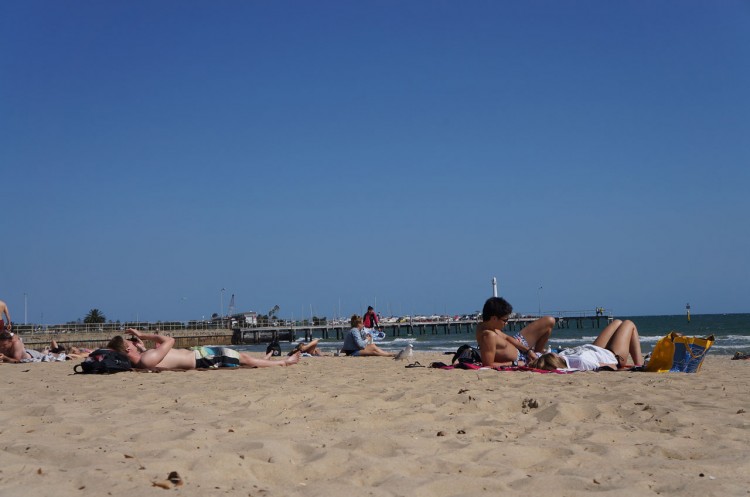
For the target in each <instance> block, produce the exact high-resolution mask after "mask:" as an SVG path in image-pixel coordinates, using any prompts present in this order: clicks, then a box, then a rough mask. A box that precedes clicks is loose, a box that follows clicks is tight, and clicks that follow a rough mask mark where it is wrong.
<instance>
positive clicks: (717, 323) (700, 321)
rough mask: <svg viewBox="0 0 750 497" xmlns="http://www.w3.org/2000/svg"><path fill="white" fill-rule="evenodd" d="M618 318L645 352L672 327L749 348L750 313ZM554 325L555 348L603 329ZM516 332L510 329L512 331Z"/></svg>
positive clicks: (401, 341)
mask: <svg viewBox="0 0 750 497" xmlns="http://www.w3.org/2000/svg"><path fill="white" fill-rule="evenodd" d="M617 319H623V320H625V319H630V320H631V321H633V322H634V323H635V325H636V327H637V328H638V333H639V335H640V337H641V347H642V349H643V353H644V354H646V353H648V352H650V351H651V350H652V349H653V348H654V345H655V344H656V342H657V341H658V340H659V339H660V338H661V337H663V336H664V335H666V334H667V333H669V332H670V331H679V332H680V333H682V334H684V335H687V336H700V337H704V336H707V335H714V337H715V338H716V341H715V342H714V345H713V347H712V348H711V351H710V354H711V355H733V354H734V353H735V352H737V351H748V352H750V314H699V315H694V316H691V319H690V322H689V323H688V321H687V318H686V316H685V315H676V316H624V317H619V316H618V317H617ZM573 326H574V325H572V324H571V328H561V329H558V328H555V329H554V330H553V331H552V337H551V338H550V346H551V347H552V348H561V347H562V348H567V347H575V346H576V345H582V344H585V343H592V342H593V341H594V339H595V338H596V337H597V335H598V334H599V332H600V331H601V330H602V329H603V326H602V327H600V328H596V327H591V326H589V327H585V328H575V327H573ZM512 333H514V332H512V331H511V332H509V334H512ZM376 343H377V344H378V345H379V346H380V347H381V348H383V349H384V350H390V351H394V350H400V349H402V348H403V347H404V346H405V345H406V344H407V343H411V344H412V345H413V346H414V351H415V352H420V351H422V352H449V351H455V350H456V349H457V348H458V347H459V346H460V345H461V344H464V343H469V344H473V345H476V342H475V339H474V332H473V331H472V332H469V333H464V334H460V335H456V334H452V335H445V334H443V333H442V332H439V334H436V335H429V334H427V335H417V334H415V335H413V336H403V335H402V336H401V337H396V338H394V337H391V336H388V337H387V338H385V339H383V340H381V341H378V342H376ZM341 344H342V341H341V340H338V341H337V340H331V339H329V340H322V341H321V343H320V348H321V349H322V350H323V351H324V352H332V351H335V350H336V349H340V348H341ZM237 348H238V349H241V350H251V351H265V348H266V346H265V345H246V346H241V347H237ZM281 348H282V350H283V351H285V352H286V351H288V350H291V349H292V345H291V344H288V343H283V342H282V344H281Z"/></svg>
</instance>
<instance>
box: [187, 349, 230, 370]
mask: <svg viewBox="0 0 750 497" xmlns="http://www.w3.org/2000/svg"><path fill="white" fill-rule="evenodd" d="M190 350H192V351H193V353H194V354H195V367H196V368H197V369H203V368H209V369H217V368H237V367H239V366H240V353H239V352H237V351H236V350H234V349H230V348H228V347H190Z"/></svg>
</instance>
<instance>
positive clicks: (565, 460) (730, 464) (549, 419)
mask: <svg viewBox="0 0 750 497" xmlns="http://www.w3.org/2000/svg"><path fill="white" fill-rule="evenodd" d="M415 358H416V359H417V360H418V361H419V362H420V363H422V364H424V365H427V364H429V363H430V362H431V361H444V362H447V361H448V360H449V359H450V356H443V355H431V354H424V355H422V354H416V357H415ZM77 362H79V361H68V362H67V363H52V364H49V363H43V364H2V365H0V374H2V376H3V380H4V381H3V386H2V396H1V400H0V402H2V409H0V419H2V423H1V424H0V426H1V427H2V428H0V431H1V433H2V438H1V440H2V442H1V446H2V450H1V451H0V496H19V495H55V496H81V495H112V496H126V495H127V496H132V495H146V496H148V495H167V494H166V493H165V492H167V493H168V492H178V493H180V494H182V495H195V496H201V497H207V496H213V495H216V496H218V495H248V496H269V495H278V496H282V495H313V496H315V495H320V496H341V497H343V496H350V495H373V496H379V495H398V496H410V497H422V496H424V497H428V496H430V497H432V496H458V495H500V493H501V492H502V493H505V494H508V495H521V494H527V495H545V494H549V495H561V496H566V495H570V496H580V495H602V494H605V495H623V496H625V495H640V496H644V495H680V496H686V495H716V496H722V497H726V496H730V495H743V496H744V495H750V430H749V429H748V428H750V417H749V416H750V413H748V411H750V405H749V404H750V402H748V392H750V361H732V360H730V358H729V357H728V356H709V357H708V358H707V359H706V361H705V363H704V366H703V370H702V371H701V372H700V373H698V374H695V375H691V374H649V373H622V372H621V373H575V374H570V375H557V374H535V373H523V372H496V371H491V370H487V371H484V370H482V371H464V370H452V371H444V370H439V369H430V368H409V369H407V368H405V367H404V365H405V363H403V362H396V361H393V360H390V359H385V358H345V357H323V358H303V359H302V361H301V363H300V364H299V365H297V366H293V367H288V368H271V369H240V370H219V371H188V372H171V371H167V372H160V373H139V372H132V373H119V374H115V375H106V376H95V375H73V374H72V373H73V371H72V370H73V365H74V364H75V363H77ZM173 471H174V472H177V473H178V474H179V476H180V478H181V480H182V484H181V485H179V486H175V485H174V484H172V483H170V482H169V481H168V480H167V476H168V475H169V473H170V472H173ZM134 492H135V494H134Z"/></svg>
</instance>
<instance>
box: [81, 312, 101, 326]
mask: <svg viewBox="0 0 750 497" xmlns="http://www.w3.org/2000/svg"><path fill="white" fill-rule="evenodd" d="M83 322H84V323H86V324H99V323H106V322H107V316H105V315H104V314H102V311H100V310H99V309H91V310H90V311H89V313H88V314H86V317H85V318H83Z"/></svg>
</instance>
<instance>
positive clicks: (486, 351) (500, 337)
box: [477, 297, 555, 367]
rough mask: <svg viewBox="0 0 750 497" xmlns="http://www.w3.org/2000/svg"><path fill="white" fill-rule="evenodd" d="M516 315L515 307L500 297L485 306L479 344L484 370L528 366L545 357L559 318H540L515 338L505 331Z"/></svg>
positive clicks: (489, 301)
mask: <svg viewBox="0 0 750 497" xmlns="http://www.w3.org/2000/svg"><path fill="white" fill-rule="evenodd" d="M512 312H513V306H511V305H510V304H509V303H508V301H507V300H505V299H503V298H500V297H491V298H489V299H487V302H485V303H484V308H483V309H482V322H481V323H479V324H478V325H477V343H478V344H479V353H480V355H481V356H482V364H483V365H484V366H488V367H497V366H518V365H520V366H525V365H526V364H528V362H529V361H532V360H534V359H536V358H537V357H539V356H540V355H541V354H543V353H544V349H545V347H546V346H547V341H548V340H549V337H550V335H551V334H552V328H553V327H554V326H555V318H553V317H551V316H545V317H542V318H539V319H537V320H536V321H533V322H532V323H529V324H528V325H527V326H526V327H525V328H524V329H523V330H521V331H520V332H519V333H516V334H515V335H514V336H512V337H511V336H508V335H506V334H505V333H503V331H502V330H503V328H504V327H505V325H506V324H508V320H509V319H510V314H511V313H512Z"/></svg>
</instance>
